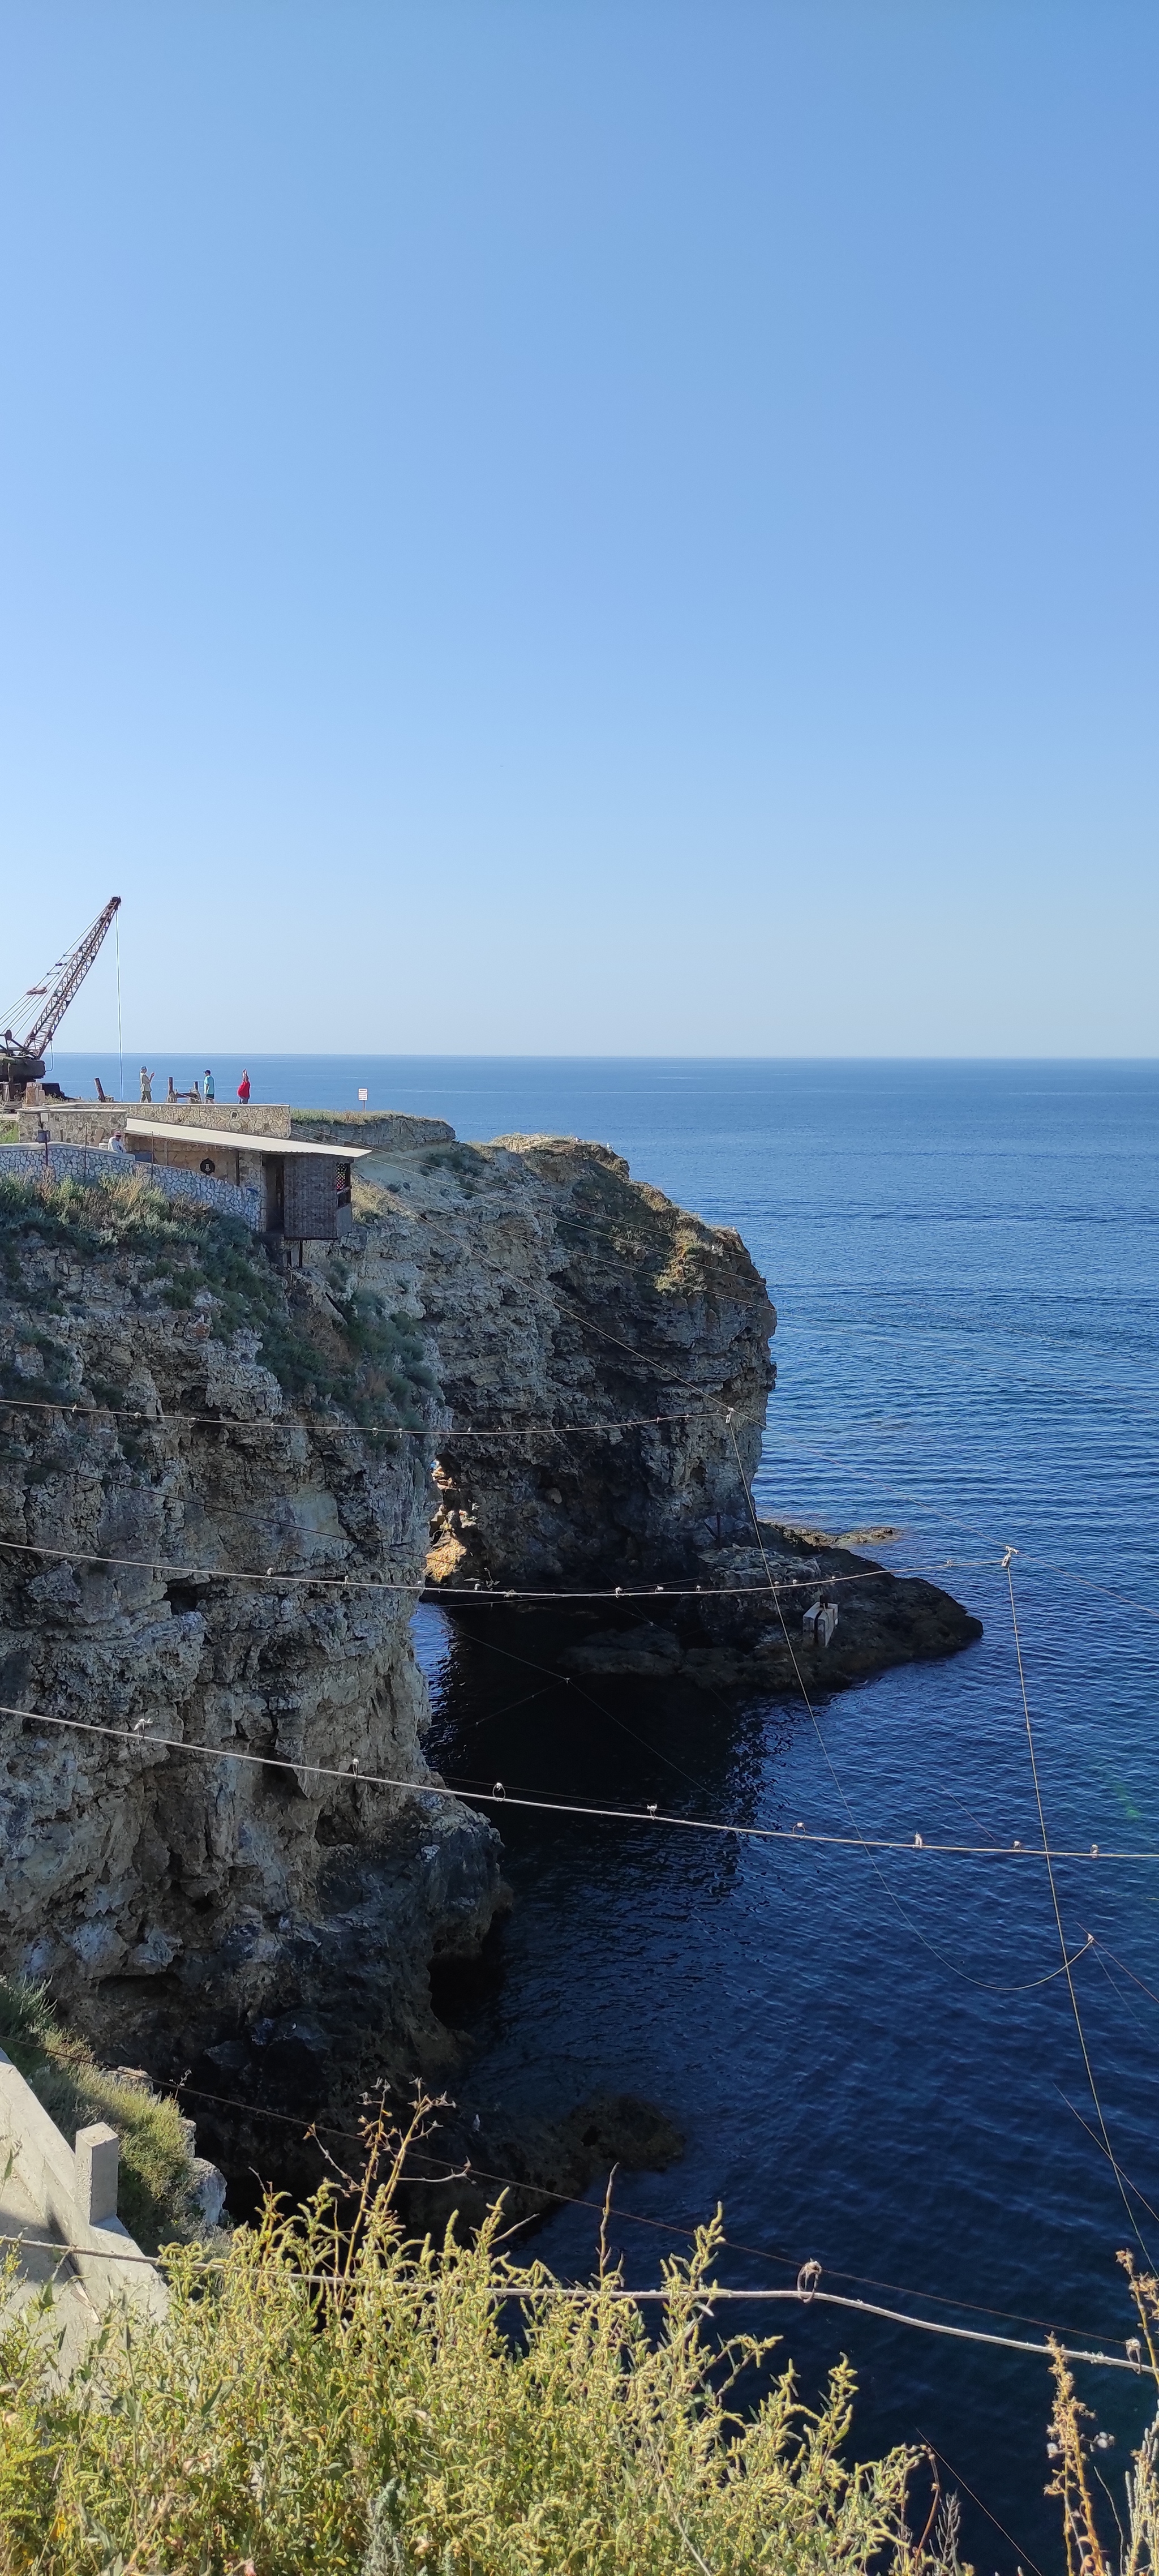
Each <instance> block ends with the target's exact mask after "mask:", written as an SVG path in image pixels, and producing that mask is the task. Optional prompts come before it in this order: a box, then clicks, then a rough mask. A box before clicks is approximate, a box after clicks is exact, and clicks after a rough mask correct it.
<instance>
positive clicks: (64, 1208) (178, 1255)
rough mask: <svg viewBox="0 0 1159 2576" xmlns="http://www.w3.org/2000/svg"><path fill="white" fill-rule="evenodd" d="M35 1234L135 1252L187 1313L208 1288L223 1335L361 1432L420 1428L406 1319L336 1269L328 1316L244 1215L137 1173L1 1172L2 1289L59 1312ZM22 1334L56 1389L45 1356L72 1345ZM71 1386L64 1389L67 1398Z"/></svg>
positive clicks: (415, 1360)
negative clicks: (41, 1274) (172, 1192)
mask: <svg viewBox="0 0 1159 2576" xmlns="http://www.w3.org/2000/svg"><path fill="white" fill-rule="evenodd" d="M37 1243H39V1244H40V1245H43V1246H45V1247H46V1248H48V1249H50V1250H62V1251H68V1252H72V1253H74V1254H76V1255H77V1256H79V1257H80V1258H82V1259H86V1260H100V1259H101V1258H102V1257H103V1258H105V1259H107V1258H108V1257H109V1256H110V1255H112V1254H118V1253H130V1254H133V1255H136V1256H138V1257H139V1258H141V1259H142V1269H141V1272H140V1277H141V1278H142V1280H143V1281H144V1282H145V1283H146V1284H149V1283H158V1285H159V1290H160V1295H161V1297H162V1298H163V1300H164V1302H165V1303H166V1304H167V1305H170V1306H173V1307H176V1308H178V1309H182V1308H184V1309H189V1310H192V1308H193V1306H194V1304H195V1301H196V1298H197V1296H198V1293H199V1292H200V1291H201V1290H202V1289H208V1291H209V1292H210V1295H211V1296H212V1297H213V1299H214V1307H213V1328H214V1332H215V1334H216V1335H217V1336H218V1337H219V1338H220V1339H222V1340H224V1341H227V1342H228V1341H229V1339H230V1337H231V1335H232V1334H234V1333H236V1332H239V1331H249V1332H256V1333H257V1334H258V1335H259V1337H260V1345H261V1350H260V1356H261V1359H262V1363H263V1365H264V1366H265V1367H266V1368H268V1369H270V1370H271V1371H272V1373H273V1375H274V1376H275V1377H276V1378H277V1380H278V1383H279V1385H280V1386H281V1387H282V1388H283V1389H284V1390H285V1392H286V1393H287V1394H288V1395H292V1396H295V1397H300V1398H302V1399H304V1400H306V1401H308V1402H312V1403H315V1404H317V1403H322V1404H326V1403H329V1404H333V1405H336V1406H338V1407H340V1408H341V1410H342V1411H343V1412H345V1413H348V1414H349V1415H351V1417H352V1418H353V1420H354V1421H356V1422H357V1423H358V1424H359V1425H360V1426H361V1427H363V1428H364V1429H376V1428H379V1427H383V1428H394V1427H400V1426H401V1427H402V1428H404V1429H408V1430H419V1429H421V1428H422V1420H423V1417H422V1411H421V1399H422V1396H423V1395H424V1394H427V1393H430V1392H432V1391H433V1390H434V1385H435V1381H434V1378H433V1376H432V1374H431V1371H430V1369H429V1368H428V1367H427V1365H426V1360H425V1356H424V1352H423V1346H422V1342H421V1340H420V1339H419V1337H418V1335H417V1333H416V1330H415V1324H414V1319H413V1317H411V1316H409V1315H406V1314H390V1313H388V1312H387V1310H386V1308H385V1307H384V1306H383V1304H382V1303H381V1301H380V1300H379V1299H377V1298H375V1297H368V1296H364V1295H362V1294H360V1293H359V1291H358V1290H357V1289H356V1288H353V1289H352V1288H351V1286H350V1283H349V1279H348V1278H347V1277H345V1276H341V1275H337V1274H336V1276H335V1277H334V1278H332V1280H331V1288H332V1291H335V1290H336V1292H337V1293H336V1294H335V1297H334V1303H333V1305H332V1309H331V1313H330V1315H329V1316H327V1317H322V1316H320V1314H319V1312H318V1309H317V1307H316V1306H315V1305H313V1304H312V1303H310V1302H308V1301H307V1298H306V1292H305V1291H304V1290H302V1289H301V1288H300V1287H298V1286H296V1285H295V1283H294V1282H290V1283H289V1284H287V1281H286V1279H285V1278H284V1277H283V1275H282V1274H281V1273H280V1272H279V1271H277V1270H276V1269H275V1268H274V1266H273V1264H272V1263H271V1262H270V1260H269V1259H268V1257H267V1255H266V1253H265V1251H264V1250H263V1248H262V1246H261V1245H260V1244H259V1243H257V1242H255V1239H254V1237H253V1235H252V1234H251V1233H250V1230H249V1228H248V1226H246V1225H245V1224H243V1223H242V1221H241V1219H240V1218H237V1217H229V1216H223V1215H220V1214H218V1212H217V1211H216V1210H214V1209H212V1208H209V1207H202V1206H200V1205H199V1204H198V1202H197V1201H196V1200H176V1201H171V1200H169V1199H168V1198H166V1197H164V1196H163V1194H162V1192H161V1191H160V1190H158V1189H157V1188H155V1187H154V1186H153V1185H152V1184H151V1182H150V1181H149V1180H147V1179H146V1178H145V1176H144V1175H143V1174H141V1173H137V1172H132V1171H129V1172H126V1173H125V1174H124V1175H121V1174H120V1173H118V1174H117V1175H116V1176H115V1177H114V1178H113V1179H111V1180H108V1181H104V1180H102V1181H99V1182H95V1183H88V1184H86V1183H84V1182H81V1181H73V1180H65V1181H49V1182H42V1181H26V1180H11V1179H8V1178H7V1177H5V1178H3V1179H0V1270H2V1284H3V1288H4V1290H5V1291H6V1293H7V1295H8V1296H9V1297H10V1298H13V1299H14V1300H16V1301H17V1302H20V1303H26V1304H34V1305H35V1306H36V1307H37V1309H38V1311H39V1312H40V1313H41V1314H42V1315H43V1314H47V1315H52V1314H60V1313H63V1311H64V1308H63V1306H62V1303H61V1300H60V1297H59V1295H57V1296H53V1297H50V1298H48V1299H46V1298H45V1296H44V1292H43V1287H42V1285H40V1284H39V1283H35V1284H34V1283H33V1282H32V1281H31V1280H30V1279H29V1278H28V1277H27V1276H26V1256H27V1254H28V1252H30V1251H31V1250H33V1249H34V1248H35V1245H36V1244H37ZM28 1338H29V1339H31V1340H34V1341H36V1343H37V1345H38V1347H39V1348H40V1349H41V1352H42V1355H43V1357H44V1360H45V1374H46V1379H47V1380H48V1381H49V1383H48V1385H47V1386H46V1392H51V1391H52V1390H53V1386H54V1383H55V1381H54V1380H53V1377H52V1371H51V1369H50V1365H49V1363H50V1361H51V1360H56V1361H57V1362H59V1363H64V1362H65V1360H66V1358H67V1354H66V1352H65V1351H64V1349H63V1348H62V1347H61V1346H60V1345H59V1344H58V1343H54V1342H53V1341H52V1339H51V1337H50V1336H49V1337H47V1338H46V1337H44V1336H43V1335H40V1334H34V1335H29V1337H28ZM9 1391H10V1392H15V1388H11V1389H10V1390H9ZM59 1391H60V1392H62V1393H63V1392H64V1390H63V1388H62V1389H61V1390H59ZM75 1393H76V1390H75V1388H73V1389H70V1390H68V1394H69V1400H72V1399H73V1398H74V1397H75Z"/></svg>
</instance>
